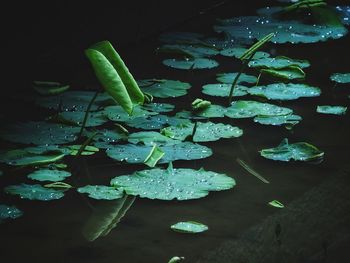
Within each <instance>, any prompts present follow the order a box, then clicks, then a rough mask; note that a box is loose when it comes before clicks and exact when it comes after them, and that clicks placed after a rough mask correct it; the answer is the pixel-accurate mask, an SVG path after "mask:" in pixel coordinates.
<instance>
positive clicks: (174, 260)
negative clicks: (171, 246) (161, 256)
mask: <svg viewBox="0 0 350 263" xmlns="http://www.w3.org/2000/svg"><path fill="white" fill-rule="evenodd" d="M182 260H185V257H177V256H175V257H172V258H171V259H170V260H169V261H168V263H177V262H180V261H182Z"/></svg>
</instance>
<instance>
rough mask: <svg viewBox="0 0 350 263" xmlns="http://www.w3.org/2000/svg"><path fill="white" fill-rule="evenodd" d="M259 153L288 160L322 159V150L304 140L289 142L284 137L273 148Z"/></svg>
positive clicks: (273, 158)
mask: <svg viewBox="0 0 350 263" xmlns="http://www.w3.org/2000/svg"><path fill="white" fill-rule="evenodd" d="M260 155H261V156H262V157H264V158H266V159H271V160H275V161H284V162H288V161H290V160H292V159H293V160H295V161H316V160H322V159H323V156H324V152H322V151H320V150H319V149H317V148H316V147H315V146H313V145H311V144H309V143H306V142H297V143H292V144H289V142H288V139H284V140H283V141H282V142H281V143H280V145H278V146H277V147H275V148H270V149H263V150H261V151H260Z"/></svg>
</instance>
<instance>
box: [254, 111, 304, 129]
mask: <svg viewBox="0 0 350 263" xmlns="http://www.w3.org/2000/svg"><path fill="white" fill-rule="evenodd" d="M301 120H302V118H301V117H300V116H299V115H294V114H288V115H280V116H256V117H255V118H254V121H255V122H258V123H260V124H264V125H273V126H280V125H285V126H286V127H287V128H292V127H293V126H294V125H296V124H298V123H299V122H300V121H301Z"/></svg>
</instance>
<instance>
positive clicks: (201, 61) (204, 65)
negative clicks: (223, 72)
mask: <svg viewBox="0 0 350 263" xmlns="http://www.w3.org/2000/svg"><path fill="white" fill-rule="evenodd" d="M163 64H164V65H166V66H168V67H171V68H176V69H185V70H188V69H211V68H215V67H217V66H219V63H218V62H216V61H215V60H213V59H208V58H194V59H175V58H173V59H165V60H163Z"/></svg>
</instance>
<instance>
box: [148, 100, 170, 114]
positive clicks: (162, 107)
mask: <svg viewBox="0 0 350 263" xmlns="http://www.w3.org/2000/svg"><path fill="white" fill-rule="evenodd" d="M142 108H143V109H145V110H147V111H154V112H158V113H163V112H171V111H173V110H174V109H175V106H174V105H172V104H169V103H157V102H152V103H147V104H144V105H142Z"/></svg>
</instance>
